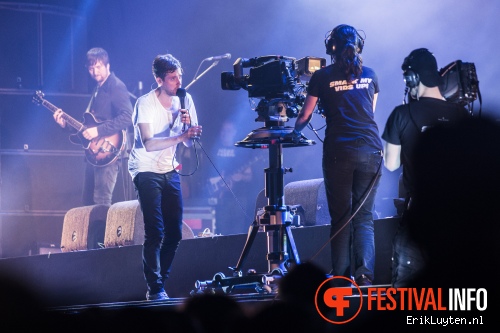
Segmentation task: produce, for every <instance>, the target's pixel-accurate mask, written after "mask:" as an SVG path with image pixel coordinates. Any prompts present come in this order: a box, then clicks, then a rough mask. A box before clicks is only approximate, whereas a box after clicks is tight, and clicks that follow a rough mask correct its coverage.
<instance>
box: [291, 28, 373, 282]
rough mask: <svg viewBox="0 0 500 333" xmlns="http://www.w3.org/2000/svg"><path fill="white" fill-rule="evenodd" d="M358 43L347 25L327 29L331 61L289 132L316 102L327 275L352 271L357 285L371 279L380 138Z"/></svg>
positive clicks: (369, 72)
mask: <svg viewBox="0 0 500 333" xmlns="http://www.w3.org/2000/svg"><path fill="white" fill-rule="evenodd" d="M363 45H364V39H363V38H362V37H361V36H360V35H359V33H358V31H357V30H356V29H355V28H354V27H352V26H349V25H346V24H341V25H339V26H337V27H335V28H334V29H333V30H332V31H331V32H329V33H328V34H327V36H326V38H325V46H326V53H327V54H328V55H330V56H331V60H332V64H331V65H329V66H327V67H324V68H321V69H319V70H317V71H315V72H314V73H313V75H312V77H311V80H310V82H309V87H308V91H307V96H306V100H305V102H304V106H303V107H302V109H301V111H300V113H299V115H298V117H297V120H296V122H295V129H294V131H293V132H292V133H293V136H295V138H297V137H300V136H301V133H300V131H301V130H303V129H304V127H305V126H306V125H307V124H308V123H309V121H310V120H311V117H312V113H313V110H314V108H315V106H316V104H317V102H318V101H320V102H321V105H322V107H323V109H324V116H325V118H326V125H327V126H326V134H325V140H324V146H323V161H322V167H323V176H324V181H325V188H326V196H327V200H328V209H329V212H330V217H331V231H330V236H331V238H332V239H331V243H330V244H331V257H332V274H333V275H335V276H344V277H347V278H349V279H350V278H351V276H353V277H354V278H355V281H356V283H357V284H358V285H360V286H367V285H371V284H372V281H373V279H374V265H375V240H374V225H373V208H374V201H375V195H376V192H377V187H378V184H379V182H380V172H381V164H382V141H381V140H380V136H379V131H378V127H377V124H376V122H375V120H374V111H375V105H376V102H377V96H378V92H379V85H378V79H377V75H376V74H375V72H374V71H373V70H372V69H371V68H368V67H365V66H363V61H362V58H361V52H362V51H363ZM351 234H352V237H351ZM351 243H352V248H353V258H354V263H353V265H352V267H353V268H354V271H352V272H351ZM335 280H336V281H340V280H342V279H335ZM337 286H343V284H340V283H339V284H338V285H337ZM345 286H350V283H347V282H346V284H345Z"/></svg>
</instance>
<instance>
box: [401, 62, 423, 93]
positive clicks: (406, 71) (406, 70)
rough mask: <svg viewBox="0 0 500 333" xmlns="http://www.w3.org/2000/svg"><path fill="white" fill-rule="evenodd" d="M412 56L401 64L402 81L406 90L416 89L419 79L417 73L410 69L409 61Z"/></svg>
mask: <svg viewBox="0 0 500 333" xmlns="http://www.w3.org/2000/svg"><path fill="white" fill-rule="evenodd" d="M412 58H413V56H408V57H406V58H405V60H404V62H403V66H402V68H403V79H404V81H405V84H406V86H407V87H408V88H410V89H412V88H415V87H418V84H419V83H420V78H419V76H418V74H417V73H415V71H414V70H413V69H412V68H411V59H412Z"/></svg>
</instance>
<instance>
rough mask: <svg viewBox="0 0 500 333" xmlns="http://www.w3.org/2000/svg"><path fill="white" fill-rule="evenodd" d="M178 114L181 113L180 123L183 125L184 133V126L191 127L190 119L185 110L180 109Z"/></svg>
mask: <svg viewBox="0 0 500 333" xmlns="http://www.w3.org/2000/svg"><path fill="white" fill-rule="evenodd" d="M179 112H180V113H181V123H183V124H185V126H183V131H185V130H186V126H189V125H191V117H190V116H189V112H188V110H186V109H180V110H179Z"/></svg>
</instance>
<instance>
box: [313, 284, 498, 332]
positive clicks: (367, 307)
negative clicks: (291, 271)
mask: <svg viewBox="0 0 500 333" xmlns="http://www.w3.org/2000/svg"><path fill="white" fill-rule="evenodd" d="M334 279H344V280H347V281H348V282H350V283H351V285H352V288H349V287H341V288H339V287H331V285H332V284H331V282H333V280H334ZM364 303H366V304H364ZM315 305H316V310H317V311H318V313H319V314H320V316H321V317H323V319H325V320H326V321H328V322H330V323H332V324H346V323H349V322H352V321H354V320H355V319H356V318H357V317H358V316H359V315H360V313H361V311H362V310H364V311H412V312H411V313H412V314H415V313H419V312H420V311H421V312H422V315H419V316H415V315H411V316H410V315H408V316H406V318H405V319H406V324H440V325H448V324H478V325H482V324H484V323H483V318H482V316H478V317H475V318H472V319H466V318H464V317H454V316H449V314H450V313H452V314H457V313H460V311H462V312H468V311H480V312H482V311H485V310H486V309H487V308H488V292H487V290H486V289H485V288H392V287H385V286H379V287H377V286H373V287H362V288H360V287H359V286H358V285H357V284H356V283H355V282H354V281H353V280H351V279H348V278H346V277H342V276H333V277H331V278H329V279H327V280H325V281H324V282H323V283H322V284H321V285H320V286H319V287H318V289H317V291H316V296H315ZM425 311H438V312H437V313H439V314H441V313H442V314H443V315H445V314H446V315H447V316H441V317H439V318H438V317H435V316H426V315H425ZM433 314H436V312H433Z"/></svg>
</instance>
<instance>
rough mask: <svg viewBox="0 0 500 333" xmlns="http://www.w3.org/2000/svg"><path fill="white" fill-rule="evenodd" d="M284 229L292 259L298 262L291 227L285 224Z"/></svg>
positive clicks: (297, 252) (297, 253)
mask: <svg viewBox="0 0 500 333" xmlns="http://www.w3.org/2000/svg"><path fill="white" fill-rule="evenodd" d="M285 230H286V236H287V239H288V245H289V246H290V251H291V252H292V255H293V259H294V260H295V263H296V264H300V258H299V251H297V248H296V247H295V240H294V239H293V235H292V229H291V228H290V226H287V227H286V228H285Z"/></svg>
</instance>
